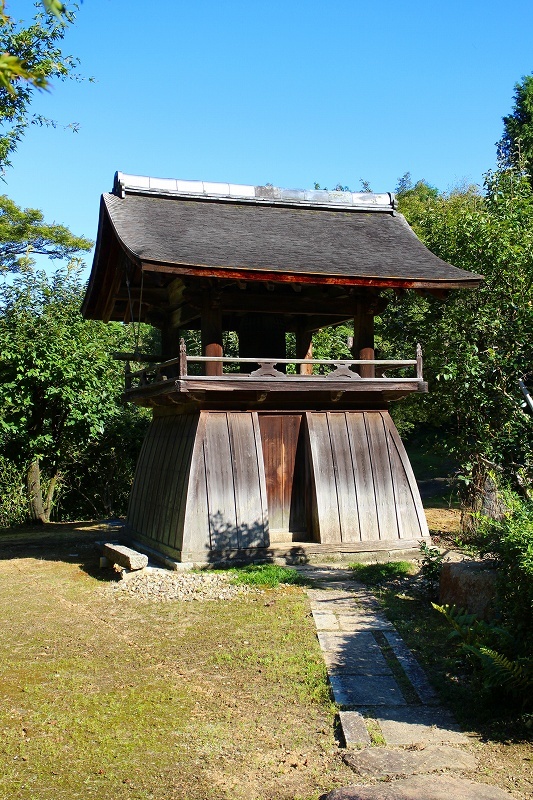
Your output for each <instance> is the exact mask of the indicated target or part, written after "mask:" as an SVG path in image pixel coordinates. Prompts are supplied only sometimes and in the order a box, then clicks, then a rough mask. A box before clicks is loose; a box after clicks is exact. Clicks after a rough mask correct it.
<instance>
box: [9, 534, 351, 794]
mask: <svg viewBox="0 0 533 800" xmlns="http://www.w3.org/2000/svg"><path fill="white" fill-rule="evenodd" d="M63 533H64V534H65V531H64V530H63ZM65 535H66V536H67V538H71V539H72V537H73V536H75V528H74V526H72V531H71V532H70V534H69V533H68V532H67V533H66V534H65ZM59 539H61V536H60V537H59ZM3 551H4V554H3V556H4V557H3V560H1V561H0V573H1V575H0V617H1V619H2V636H1V640H0V675H1V677H0V731H1V737H0V742H1V743H0V753H1V757H0V758H1V766H2V769H1V774H0V798H2V800H4V798H5V799H6V800H7V798H9V799H10V800H12V798H21V799H24V800H30V799H31V800H45V798H46V799H48V798H50V800H63V799H64V800H67V798H68V800H72V798H78V797H80V798H81V797H83V798H99V799H100V798H101V799H102V800H104V798H105V800H108V798H111V797H112V798H113V800H121V799H122V798H128V800H148V799H149V798H153V800H163V798H164V799H165V800H171V799H172V798H184V799H185V798H186V799H187V800H200V799H201V800H209V799H210V798H213V799H214V798H217V800H220V798H246V799H247V800H253V798H258V799H259V798H261V800H267V799H270V798H271V799H272V800H278V798H279V800H281V799H282V798H287V800H288V798H290V799H291V800H296V798H317V797H319V796H320V794H321V793H323V792H324V791H329V790H330V789H332V788H333V787H335V786H339V785H342V784H343V783H349V782H350V781H352V780H353V773H352V772H351V770H349V768H348V767H346V766H345V765H344V764H343V762H342V759H341V757H340V753H339V750H338V747H337V745H336V742H335V739H334V733H333V731H334V713H335V709H334V708H333V706H332V705H331V703H330V700H329V693H328V688H327V683H326V672H325V668H324V664H323V660H322V656H321V653H320V649H319V646H318V642H317V640H316V635H315V629H314V624H313V621H312V618H311V617H310V614H309V607H308V603H307V597H306V595H305V593H304V591H303V589H302V588H300V587H297V586H294V587H285V588H282V587H280V588H278V589H271V590H266V592H265V593H264V594H254V595H248V596H243V597H242V598H238V599H236V600H231V601H227V602H213V601H211V602H183V601H169V602H164V603H162V602H153V601H152V602H147V601H142V600H140V599H137V598H132V597H129V596H123V595H122V593H119V592H112V591H110V590H109V589H108V587H107V584H106V582H105V581H103V580H102V579H101V574H100V573H99V570H98V568H97V558H96V555H95V552H94V550H93V548H92V545H91V543H90V542H87V541H85V542H83V541H82V542H81V543H80V542H78V543H75V540H74V539H73V540H72V542H71V543H70V544H68V545H65V544H59V545H57V544H56V545H54V546H53V547H52V546H50V545H48V547H47V548H42V547H39V546H37V545H33V546H30V547H28V546H26V547H23V546H22V545H18V546H16V547H14V548H13V549H11V550H10V549H9V547H8V546H5V545H4V547H3Z"/></svg>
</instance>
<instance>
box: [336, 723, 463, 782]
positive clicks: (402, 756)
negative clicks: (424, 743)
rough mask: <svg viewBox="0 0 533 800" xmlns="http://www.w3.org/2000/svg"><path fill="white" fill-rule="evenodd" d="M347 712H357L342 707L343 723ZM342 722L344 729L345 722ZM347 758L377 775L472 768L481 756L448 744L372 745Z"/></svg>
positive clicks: (361, 772)
mask: <svg viewBox="0 0 533 800" xmlns="http://www.w3.org/2000/svg"><path fill="white" fill-rule="evenodd" d="M343 713H344V714H356V713H357V712H354V711H345V712H342V711H341V723H342V714H343ZM359 716H361V715H359ZM363 725H364V722H363ZM342 726H343V730H344V724H343V723H342ZM343 760H344V762H345V763H346V764H347V765H348V766H349V767H351V768H352V769H353V770H354V772H356V773H357V774H358V775H362V776H365V775H373V776H374V777H375V778H391V777H394V776H398V775H405V776H406V775H418V774H420V773H423V774H428V773H430V772H438V771H439V770H455V771H459V772H469V771H472V770H474V769H476V766H477V759H476V757H475V756H474V755H472V753H468V752H466V750H459V749H458V748H457V747H449V746H448V745H436V746H434V747H431V746H430V747H424V748H423V749H422V750H399V749H395V750H392V749H391V748H387V747H371V748H367V749H365V750H359V751H358V752H357V753H345V755H344V756H343Z"/></svg>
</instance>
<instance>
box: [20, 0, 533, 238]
mask: <svg viewBox="0 0 533 800" xmlns="http://www.w3.org/2000/svg"><path fill="white" fill-rule="evenodd" d="M7 9H8V11H9V13H11V14H12V16H14V17H19V16H20V17H23V18H25V19H28V18H29V16H31V10H32V4H31V3H30V2H26V0H8V3H7ZM532 37H533V3H532V2H531V0H508V2H507V4H506V5H505V6H504V5H503V4H502V3H501V2H493V1H492V0H484V1H483V2H481V0H462V2H457V0H448V2H445V3H434V2H428V0H425V2H420V1H419V0H404V1H403V2H402V1H401V0H396V2H392V0H379V2H377V1H376V0H373V2H370V0H364V2H362V1H361V0H322V1H321V2H319V1H318V0H307V2H306V1H305V0H300V2H296V0H285V1H284V2H279V1H278V0H268V2H264V0H157V2H152V3H149V2H146V0H144V1H143V2H141V0H84V2H83V4H82V5H81V6H80V9H79V12H78V16H77V20H76V23H75V25H74V26H72V27H71V28H70V29H69V30H68V32H67V35H66V38H65V43H64V50H65V51H68V52H70V53H72V54H74V55H77V56H78V57H79V58H80V60H81V72H82V73H83V74H84V75H86V76H88V77H89V76H90V77H93V78H94V82H89V81H85V82H82V83H76V82H67V83H59V84H57V85H55V86H54V87H53V89H52V92H50V93H42V94H40V95H39V96H38V97H37V98H36V101H35V104H34V109H33V110H34V111H36V112H39V113H43V114H46V115H47V116H49V117H52V118H54V119H56V120H58V121H59V122H60V123H61V125H60V126H59V127H58V128H57V129H55V130H47V129H43V128H33V129H31V130H30V131H29V133H28V134H27V136H26V137H25V139H24V141H23V142H22V143H21V145H20V146H19V148H18V151H17V153H16V154H15V157H14V158H13V168H12V169H11V170H10V171H9V172H8V174H7V184H6V186H5V191H6V192H7V193H8V194H9V195H10V196H11V197H12V198H13V199H14V200H15V201H16V202H17V203H19V204H20V205H23V206H33V207H37V208H41V209H42V210H43V211H44V213H45V216H46V218H47V220H48V221H56V222H61V223H63V224H66V225H68V226H69V227H70V228H71V229H72V230H73V231H74V232H75V233H78V234H84V235H86V236H89V237H90V238H93V239H94V238H95V236H96V228H97V221H98V201H99V195H100V194H101V193H102V192H103V191H109V190H110V188H111V185H112V180H113V174H114V172H115V171H116V170H120V171H122V172H130V173H134V174H139V175H151V176H158V177H172V178H186V179H188V178H191V179H200V180H212V181H231V182H234V183H251V184H259V183H266V182H270V183H273V184H275V185H278V186H284V187H291V188H292V187H294V188H308V187H311V186H312V185H313V183H314V182H315V181H317V182H318V183H320V184H321V186H326V187H329V188H332V187H333V186H334V185H335V184H336V183H338V182H341V183H343V184H345V185H349V186H350V188H352V189H354V190H358V189H359V187H360V183H359V182H360V179H361V178H364V179H365V180H368V181H369V182H370V185H371V187H372V189H373V190H374V191H389V190H393V189H394V187H395V185H396V183H397V180H398V178H399V177H400V176H401V175H402V174H403V173H404V172H407V171H409V172H410V173H411V175H412V177H413V178H414V179H415V180H416V179H419V178H425V179H426V180H427V181H429V182H430V183H432V184H434V185H436V186H437V187H438V188H439V189H442V190H446V189H448V188H450V187H451V186H453V185H456V184H458V183H461V182H464V181H466V182H469V183H472V182H473V183H480V182H481V180H482V175H483V173H484V172H485V171H486V170H487V169H490V168H491V167H493V166H494V164H495V146H494V144H495V142H496V141H497V140H498V139H499V137H500V135H501V132H502V122H501V118H502V116H503V115H504V114H506V113H509V111H510V110H511V108H512V102H513V87H514V84H515V83H516V82H517V81H518V80H520V78H521V77H522V76H523V75H525V74H527V73H530V72H531V71H532V70H533V50H532V45H533V38H532ZM73 122H76V123H79V132H78V133H72V132H71V131H70V130H68V129H64V128H63V127H61V126H62V125H63V126H66V125H68V124H69V123H73Z"/></svg>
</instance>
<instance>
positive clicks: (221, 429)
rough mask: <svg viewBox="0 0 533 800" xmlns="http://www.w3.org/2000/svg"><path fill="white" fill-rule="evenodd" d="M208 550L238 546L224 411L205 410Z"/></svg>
mask: <svg viewBox="0 0 533 800" xmlns="http://www.w3.org/2000/svg"><path fill="white" fill-rule="evenodd" d="M204 457H205V473H206V482H207V496H208V502H209V533H210V540H211V549H212V550H226V549H230V550H232V549H238V547H239V534H238V527H237V516H236V511H235V494H234V486H233V464H232V460H231V449H230V443H229V432H228V419H227V414H226V413H225V412H216V411H215V412H208V414H207V416H206V428H205V439H204Z"/></svg>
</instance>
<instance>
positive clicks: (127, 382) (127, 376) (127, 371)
mask: <svg viewBox="0 0 533 800" xmlns="http://www.w3.org/2000/svg"><path fill="white" fill-rule="evenodd" d="M130 389H131V366H130V362H129V361H126V363H125V365H124V390H125V391H126V392H129V390H130Z"/></svg>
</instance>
